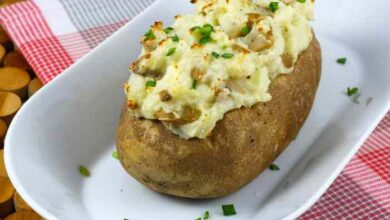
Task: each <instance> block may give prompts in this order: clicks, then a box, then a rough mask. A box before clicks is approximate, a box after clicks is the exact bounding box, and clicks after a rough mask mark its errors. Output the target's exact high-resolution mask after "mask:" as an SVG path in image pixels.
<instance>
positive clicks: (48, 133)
mask: <svg viewBox="0 0 390 220" xmlns="http://www.w3.org/2000/svg"><path fill="white" fill-rule="evenodd" d="M191 7H192V6H191V5H190V4H189V3H188V1H183V0H160V1H157V2H156V3H155V4H153V5H152V6H151V7H150V8H148V9H147V10H146V11H145V12H144V13H142V14H141V15H140V16H138V17H137V18H135V19H133V20H132V21H131V22H130V23H129V24H127V25H126V26H125V27H123V28H122V29H121V30H120V31H118V32H117V33H116V34H114V35H113V36H112V37H110V38H109V39H108V40H106V41H105V42H104V43H103V44H101V45H100V46H99V47H98V48H96V49H95V50H93V51H92V52H91V53H90V54H89V55H87V56H86V57H85V58H83V59H82V60H80V61H79V62H77V63H76V64H75V65H73V66H72V67H71V68H69V69H68V70H67V71H65V72H64V73H63V74H62V75H61V76H60V77H58V78H57V79H55V80H54V81H53V82H52V83H50V84H49V85H47V86H46V87H44V88H43V89H42V90H41V91H40V92H38V94H36V95H35V96H34V97H33V98H32V99H31V100H30V101H29V102H28V103H27V104H26V105H25V106H24V107H23V108H22V109H21V111H20V112H19V114H18V115H17V116H16V117H15V119H14V122H13V123H12V125H11V127H10V129H9V133H8V136H7V139H6V144H5V145H6V148H5V157H6V158H5V159H6V167H7V171H8V173H9V176H10V178H11V180H12V183H13V184H14V185H15V187H16V189H17V190H18V191H19V192H20V194H21V195H22V196H23V198H25V199H26V201H27V202H28V203H29V204H30V205H31V206H32V207H33V208H34V209H35V210H36V211H37V212H39V213H40V214H41V215H42V216H44V217H45V218H47V219H124V218H128V219H136V220H149V219H171V220H174V219H178V220H179V219H180V220H182V219H195V218H197V217H199V216H201V215H202V213H203V212H204V211H206V210H208V211H210V213H211V215H212V216H213V218H212V219H224V218H225V217H223V215H222V211H221V204H226V203H234V204H235V206H236V209H237V212H238V214H237V215H236V216H233V217H230V218H229V219H232V220H233V219H245V220H246V219H267V220H271V219H283V218H284V219H293V218H295V217H297V216H299V215H300V214H302V213H303V212H304V211H305V210H306V209H308V208H309V207H310V206H311V205H312V204H313V203H314V202H315V201H316V200H317V199H318V198H319V197H320V195H321V194H322V193H323V192H325V190H326V189H327V188H328V187H329V185H330V184H331V182H332V181H333V180H334V179H335V178H336V176H337V175H338V174H339V173H340V172H341V170H342V169H343V167H344V166H345V165H346V164H347V162H348V161H349V160H350V159H351V157H352V156H353V155H354V153H356V151H357V150H358V148H359V146H360V145H361V144H362V143H363V141H364V140H365V139H366V137H367V136H368V135H369V134H370V132H371V131H372V130H373V129H374V127H375V125H376V124H377V123H378V122H379V120H380V119H381V118H382V117H383V116H384V114H385V113H386V112H387V111H388V110H389V106H390V86H389V85H390V74H389V72H390V65H389V62H388V60H390V53H389V51H390V40H389V39H390V30H389V29H388V28H386V27H390V14H389V13H388V12H386V10H382V9H384V8H388V2H387V1H386V0H377V1H375V4H373V2H371V1H365V0H355V1H353V0H348V1H337V0H328V1H320V2H318V4H317V12H316V20H315V21H314V22H313V25H314V28H315V30H316V33H317V36H318V38H319V40H320V42H321V44H322V48H323V57H324V58H323V59H324V60H323V61H324V62H323V63H324V65H323V78H322V82H321V86H320V89H319V92H318V95H317V99H316V103H315V106H314V108H313V111H312V112H311V115H310V117H309V119H308V121H307V123H306V124H305V126H304V128H303V129H302V131H301V133H300V135H299V137H298V139H297V140H296V141H295V142H294V143H292V144H291V146H289V148H288V149H287V150H286V151H285V152H284V153H283V154H282V155H281V156H280V157H279V158H278V160H277V161H276V163H277V164H278V165H279V166H280V167H281V171H279V172H270V171H265V172H264V173H263V174H261V176H259V177H258V178H257V179H256V180H255V181H253V182H252V183H251V184H249V185H248V186H246V187H245V188H243V189H242V190H240V191H239V192H237V193H234V194H233V195H230V196H228V197H225V198H221V199H214V200H204V201H194V200H185V199H178V198H173V197H168V196H164V195H161V194H158V193H155V192H152V191H150V190H148V189H147V188H145V187H143V186H142V185H140V184H139V183H137V182H136V181H135V180H134V179H133V178H131V177H130V176H128V175H127V174H126V172H125V171H124V170H123V169H122V167H121V166H120V164H119V162H118V161H117V160H115V159H113V158H112V156H111V153H112V151H113V150H114V136H115V130H116V126H117V123H118V119H119V114H120V109H121V105H122V102H123V100H124V95H123V92H122V86H121V84H122V83H123V82H124V81H125V80H126V79H127V78H128V76H129V73H128V71H127V67H128V65H129V64H130V63H131V61H132V60H134V59H135V58H136V56H137V55H138V53H139V50H140V45H139V43H138V39H139V37H140V36H141V35H142V34H143V33H145V32H146V30H147V29H148V27H149V25H150V24H152V23H153V22H154V21H155V20H163V21H164V22H165V23H167V24H169V23H170V22H172V18H173V16H174V15H176V14H178V13H186V12H189V11H191ZM343 56H345V57H347V58H348V63H347V65H345V66H342V65H338V64H337V63H336V62H335V60H336V59H337V58H338V57H343ZM348 86H358V87H359V88H360V91H361V92H362V96H361V97H360V99H359V100H360V104H354V103H353V102H352V101H351V100H350V99H349V98H348V97H347V96H346V95H345V94H344V91H345V90H346V88H347V87H348ZM369 97H373V98H374V100H373V102H372V103H371V104H369V105H366V100H367V99H368V98H369ZM80 164H83V165H85V166H86V167H88V168H89V169H90V170H91V173H92V175H91V177H90V178H85V177H83V176H81V175H80V174H79V172H78V170H77V167H78V166H79V165H80Z"/></svg>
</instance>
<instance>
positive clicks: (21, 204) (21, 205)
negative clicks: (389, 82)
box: [14, 191, 33, 212]
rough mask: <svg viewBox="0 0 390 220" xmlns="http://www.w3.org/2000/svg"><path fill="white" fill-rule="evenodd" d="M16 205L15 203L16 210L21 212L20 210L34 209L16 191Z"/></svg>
mask: <svg viewBox="0 0 390 220" xmlns="http://www.w3.org/2000/svg"><path fill="white" fill-rule="evenodd" d="M14 205H15V210H16V211H17V212H19V211H33V209H32V208H31V207H30V206H29V205H28V204H27V203H26V202H25V201H24V200H23V198H22V197H21V196H20V195H19V193H18V192H16V191H15V194H14Z"/></svg>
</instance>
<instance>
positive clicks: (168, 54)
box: [167, 47, 176, 57]
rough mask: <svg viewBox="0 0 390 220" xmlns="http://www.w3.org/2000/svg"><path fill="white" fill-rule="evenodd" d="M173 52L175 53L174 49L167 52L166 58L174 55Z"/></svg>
mask: <svg viewBox="0 0 390 220" xmlns="http://www.w3.org/2000/svg"><path fill="white" fill-rule="evenodd" d="M175 52H176V47H174V48H171V49H169V50H168V53H167V56H168V57H169V56H171V55H172V54H174V53H175Z"/></svg>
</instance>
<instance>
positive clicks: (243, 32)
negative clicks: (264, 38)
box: [241, 24, 251, 36]
mask: <svg viewBox="0 0 390 220" xmlns="http://www.w3.org/2000/svg"><path fill="white" fill-rule="evenodd" d="M250 32H251V28H250V27H249V26H248V25H247V24H245V26H244V27H242V28H241V33H242V34H243V35H244V36H246V35H248V34H249V33H250Z"/></svg>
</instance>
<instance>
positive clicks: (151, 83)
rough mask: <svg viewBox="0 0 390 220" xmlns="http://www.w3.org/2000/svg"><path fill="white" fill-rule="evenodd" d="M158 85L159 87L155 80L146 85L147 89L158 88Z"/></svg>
mask: <svg viewBox="0 0 390 220" xmlns="http://www.w3.org/2000/svg"><path fill="white" fill-rule="evenodd" d="M156 85H157V82H156V81H155V80H149V81H147V82H146V84H145V86H146V87H156Z"/></svg>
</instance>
